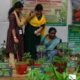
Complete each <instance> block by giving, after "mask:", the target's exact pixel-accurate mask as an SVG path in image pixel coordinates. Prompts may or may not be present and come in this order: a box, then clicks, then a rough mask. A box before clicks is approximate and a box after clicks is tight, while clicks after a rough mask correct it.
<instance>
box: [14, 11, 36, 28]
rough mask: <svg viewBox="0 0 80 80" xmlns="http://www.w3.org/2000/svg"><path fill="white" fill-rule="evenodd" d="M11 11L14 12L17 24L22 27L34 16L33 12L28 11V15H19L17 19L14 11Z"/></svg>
mask: <svg viewBox="0 0 80 80" xmlns="http://www.w3.org/2000/svg"><path fill="white" fill-rule="evenodd" d="M13 13H14V14H15V17H16V21H17V24H18V26H19V27H22V26H23V25H24V24H27V22H29V21H30V20H31V19H32V18H33V17H34V16H35V13H33V12H30V14H29V15H28V16H25V18H24V17H23V16H21V17H20V19H19V17H18V15H17V13H16V11H14V12H13Z"/></svg>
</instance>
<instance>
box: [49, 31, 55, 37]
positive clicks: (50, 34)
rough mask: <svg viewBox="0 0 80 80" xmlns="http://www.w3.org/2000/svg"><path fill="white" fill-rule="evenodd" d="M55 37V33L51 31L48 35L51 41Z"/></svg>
mask: <svg viewBox="0 0 80 80" xmlns="http://www.w3.org/2000/svg"><path fill="white" fill-rule="evenodd" d="M55 35H56V32H55V31H51V32H50V33H49V37H50V38H51V39H53V38H54V37H55Z"/></svg>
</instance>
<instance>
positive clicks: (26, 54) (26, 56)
mask: <svg viewBox="0 0 80 80" xmlns="http://www.w3.org/2000/svg"><path fill="white" fill-rule="evenodd" d="M28 59H31V55H30V52H28V53H26V52H25V53H23V56H22V61H26V60H28Z"/></svg>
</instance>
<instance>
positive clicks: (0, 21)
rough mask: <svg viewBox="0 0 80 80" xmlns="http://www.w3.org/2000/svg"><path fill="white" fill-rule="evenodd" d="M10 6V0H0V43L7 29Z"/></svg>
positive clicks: (4, 38)
mask: <svg viewBox="0 0 80 80" xmlns="http://www.w3.org/2000/svg"><path fill="white" fill-rule="evenodd" d="M10 6H11V0H0V44H1V43H2V42H3V40H6V36H7V29H8V18H7V15H8V10H9V8H10Z"/></svg>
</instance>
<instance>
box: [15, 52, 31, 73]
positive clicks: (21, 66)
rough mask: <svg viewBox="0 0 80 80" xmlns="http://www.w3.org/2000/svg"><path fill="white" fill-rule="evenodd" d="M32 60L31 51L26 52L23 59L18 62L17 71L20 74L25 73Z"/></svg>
mask: <svg viewBox="0 0 80 80" xmlns="http://www.w3.org/2000/svg"><path fill="white" fill-rule="evenodd" d="M30 60H31V55H30V53H24V54H23V57H22V61H17V62H16V71H17V73H18V74H24V73H26V72H27V67H28V65H29V62H30Z"/></svg>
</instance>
